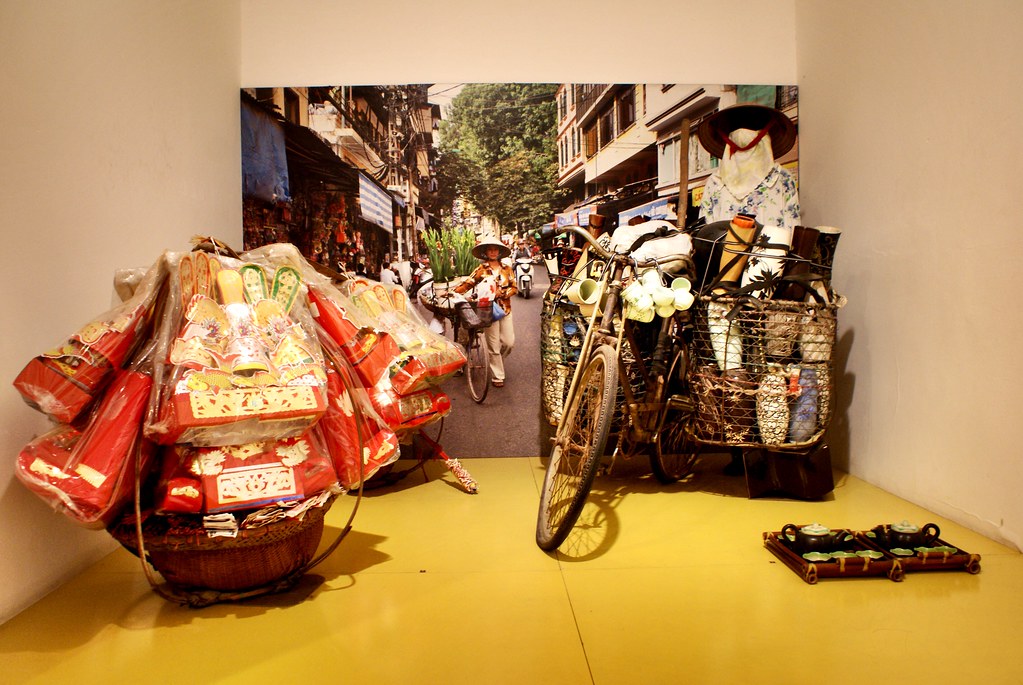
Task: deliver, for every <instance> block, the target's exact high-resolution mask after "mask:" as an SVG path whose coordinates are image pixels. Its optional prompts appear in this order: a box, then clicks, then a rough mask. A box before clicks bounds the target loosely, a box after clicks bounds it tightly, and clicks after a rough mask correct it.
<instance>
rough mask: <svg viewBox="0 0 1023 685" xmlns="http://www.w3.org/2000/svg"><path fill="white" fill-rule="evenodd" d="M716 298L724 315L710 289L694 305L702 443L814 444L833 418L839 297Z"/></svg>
mask: <svg viewBox="0 0 1023 685" xmlns="http://www.w3.org/2000/svg"><path fill="white" fill-rule="evenodd" d="M713 301H714V302H715V303H717V305H718V306H719V307H720V309H719V311H721V312H727V315H726V317H719V318H716V319H715V317H714V316H712V315H711V314H710V313H709V309H708V307H709V306H710V303H711V302H712V298H708V297H703V298H700V300H699V301H698V303H697V305H696V306H694V307H693V311H692V315H693V322H694V333H693V337H692V344H691V348H690V358H691V361H692V363H691V364H690V367H689V383H690V387H691V388H692V391H693V395H694V398H695V400H696V414H695V417H694V421H693V423H692V425H691V427H690V430H691V431H692V433H693V437H694V438H695V439H696V440H697V441H699V442H701V443H703V444H711V445H722V446H733V447H766V448H770V449H774V450H786V449H788V450H801V449H806V448H807V447H809V446H812V445H814V444H816V443H817V442H818V441H819V440H820V439H821V437H822V436H823V434H824V432H825V431H826V430H827V427H828V423H829V422H830V420H831V412H832V401H831V398H832V394H833V387H832V377H833V363H832V351H833V348H834V346H835V337H836V323H837V310H838V308H839V307H840V306H841V303H838V304H826V305H825V304H818V303H814V302H796V301H788V300H757V299H753V298H742V299H736V298H730V297H721V298H715V299H714V300H713ZM797 381H798V385H799V387H796V384H797ZM800 398H802V400H800Z"/></svg>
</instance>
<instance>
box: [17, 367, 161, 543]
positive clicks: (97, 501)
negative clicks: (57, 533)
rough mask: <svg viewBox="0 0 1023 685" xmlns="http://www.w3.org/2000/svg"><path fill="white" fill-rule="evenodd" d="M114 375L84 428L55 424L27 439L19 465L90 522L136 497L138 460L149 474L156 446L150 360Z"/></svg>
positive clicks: (102, 520) (49, 496)
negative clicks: (145, 428)
mask: <svg viewBox="0 0 1023 685" xmlns="http://www.w3.org/2000/svg"><path fill="white" fill-rule="evenodd" d="M113 376H114V377H113V380H111V382H110V383H109V384H108V385H107V387H106V391H105V393H104V394H103V398H102V400H101V401H100V402H98V403H97V404H96V406H95V409H94V410H93V411H92V413H91V414H90V416H89V420H88V423H87V424H86V426H85V428H84V429H83V430H79V429H78V428H75V427H73V426H70V425H61V426H58V427H56V428H54V429H53V430H51V431H49V432H47V433H45V434H44V435H42V436H40V437H38V438H36V439H35V440H33V441H32V442H30V443H29V444H28V445H26V446H25V448H24V449H22V450H21V453H20V454H19V455H18V459H17V462H16V466H15V475H16V476H17V478H18V480H20V481H21V482H22V483H23V484H24V485H25V486H26V487H28V489H29V490H31V491H32V492H34V493H36V494H37V495H39V496H40V497H41V498H42V499H43V500H44V501H46V502H47V503H48V504H49V505H50V506H52V507H53V508H54V509H56V510H57V511H60V512H63V513H64V514H66V515H67V516H68V517H69V518H71V519H72V520H73V521H75V522H76V523H79V524H81V525H83V526H86V527H90V528H102V527H104V526H106V525H107V524H109V523H110V522H111V521H112V520H113V519H114V518H115V517H116V516H117V515H118V514H119V513H120V512H121V510H122V509H123V508H124V505H125V504H127V503H128V502H129V501H131V499H132V497H133V495H134V492H135V476H136V466H137V465H138V466H140V467H141V472H140V475H142V476H144V473H145V471H146V470H147V469H148V468H149V465H150V462H151V457H152V454H153V452H154V445H153V444H152V443H150V442H149V441H148V440H146V439H145V438H143V436H142V417H143V415H144V414H145V411H146V407H147V406H148V403H149V392H150V389H151V387H152V383H153V381H152V376H151V375H150V370H149V368H147V362H136V363H133V364H132V365H131V366H130V367H129V368H126V369H116V370H114V371H113Z"/></svg>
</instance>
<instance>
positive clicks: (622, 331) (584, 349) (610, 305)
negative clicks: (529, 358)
mask: <svg viewBox="0 0 1023 685" xmlns="http://www.w3.org/2000/svg"><path fill="white" fill-rule="evenodd" d="M563 228H564V229H565V230H567V231H569V232H571V233H573V234H575V235H578V236H580V237H582V238H583V239H584V240H585V241H586V242H587V243H588V244H589V246H590V248H591V249H592V250H593V252H594V253H595V254H596V255H597V257H598V258H599V259H600V260H602V261H603V262H604V264H605V266H604V269H603V270H602V271H601V274H600V277H599V280H598V292H599V293H601V297H600V298H599V299H598V304H597V305H596V306H595V307H594V311H593V313H592V314H591V315H590V318H589V321H588V322H587V332H586V336H585V338H584V339H583V344H582V346H581V348H580V352H579V363H578V364H576V367H575V370H574V372H573V374H572V381H571V383H570V384H569V389H568V393H567V395H566V398H565V402H564V404H565V405H566V406H567V405H569V404H570V403H571V401H572V399H573V397H574V395H575V393H576V392H577V391H578V384H579V378H580V376H581V373H582V370H583V367H584V366H585V360H587V359H589V357H590V354H591V353H592V351H593V350H594V349H595V348H596V347H597V346H599V345H609V346H611V347H612V348H613V349H614V350H615V353H616V356H617V361H618V369H619V378H622V377H625V376H626V373H625V371H626V370H625V368H624V366H623V362H622V359H621V342H622V338H623V337H624V336H626V335H627V332H628V331H629V330H630V326H629V325H628V323H627V321H628V320H627V319H626V317H625V316H624V312H623V311H622V308H621V307H620V306H619V305H620V303H621V292H622V283H623V278H624V276H625V274H626V271H627V269H629V268H630V267H632V268H633V269H634V270H638V269H639V268H648V267H654V268H656V267H657V266H658V265H659V264H661V263H664V262H669V261H677V260H678V256H677V255H673V256H671V257H665V258H663V259H660V260H648V261H645V262H643V263H639V262H636V261H635V260H634V259H632V258H631V257H630V256H629V254H628V253H624V254H623V253H614V252H609V251H607V250H605V249H604V247H603V246H602V245H600V244H599V243H598V242H597V241H596V240H595V239H594V238H593V237H592V236H591V235H590V234H589V232H587V231H585V230H583V229H582V228H580V227H578V226H566V227H563ZM598 319H599V326H595V324H597V322H598ZM671 325H672V319H671V318H665V319H661V330H660V332H659V334H658V339H657V345H656V347H655V349H654V352H653V354H652V356H651V362H652V364H651V369H650V371H649V372H648V371H647V369H646V368H645V364H643V361H642V359H640V358H638V357H637V361H638V362H639V363H640V364H641V365H642V366H641V371H642V373H643V377H644V382H645V383H646V384H647V386H648V393H649V392H650V391H653V393H654V401H653V402H644V403H642V405H643V406H642V407H641V406H640V403H638V402H637V401H636V397H635V394H634V393H633V391H632V388H631V386H630V385H629V384H628V383H619V385H620V387H621V388H622V391H623V394H624V395H625V406H626V408H627V410H628V412H629V419H630V421H629V428H630V430H631V431H632V434H633V436H634V438H635V439H636V440H637V441H638V442H645V443H649V442H652V441H653V440H654V439H655V437H656V434H657V426H656V425H654V424H656V417H657V415H658V413H659V410H660V408H661V406H662V404H663V402H662V398H661V394H662V392H663V388H664V352H665V350H666V347H667V339H668V336H669V334H670V328H671ZM630 344H632V343H631V336H630ZM632 346H633V350H634V351H635V345H634V344H633V345H632ZM651 384H652V386H651ZM641 412H642V413H643V414H644V416H641ZM651 417H652V418H653V420H652V421H651V420H646V421H644V420H643V419H644V418H647V419H649V418H651ZM564 432H565V425H564V421H559V423H558V431H557V433H556V435H555V442H556V444H560V445H562V446H564V440H565V437H566V436H565V435H564Z"/></svg>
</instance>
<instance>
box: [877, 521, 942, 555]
mask: <svg viewBox="0 0 1023 685" xmlns="http://www.w3.org/2000/svg"><path fill="white" fill-rule="evenodd" d="M940 534H941V529H940V528H938V525H937V524H935V523H928V524H926V525H925V526H924V527H923V528H920V527H919V526H915V525H913V524H912V523H910V522H909V521H901V522H900V523H893V524H891V525H890V526H888V548H889V549H891V548H893V547H894V548H905V549H913V548H914V547H927V546H930V545H931V544H932V543H933V542H934V541H935V540H937V539H938V535H940Z"/></svg>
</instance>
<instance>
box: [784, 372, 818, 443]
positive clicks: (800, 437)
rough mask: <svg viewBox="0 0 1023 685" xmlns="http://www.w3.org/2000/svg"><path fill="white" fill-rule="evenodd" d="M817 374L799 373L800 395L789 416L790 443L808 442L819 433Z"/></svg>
mask: <svg viewBox="0 0 1023 685" xmlns="http://www.w3.org/2000/svg"><path fill="white" fill-rule="evenodd" d="M818 394H819V393H818V389H817V372H816V371H814V370H813V369H808V368H803V369H801V370H800V371H799V395H798V396H797V397H796V400H795V402H794V403H793V406H792V408H791V410H790V411H791V414H790V416H789V435H788V442H806V441H807V440H809V439H810V438H811V437H813V435H814V434H815V433H816V432H817V399H818Z"/></svg>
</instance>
